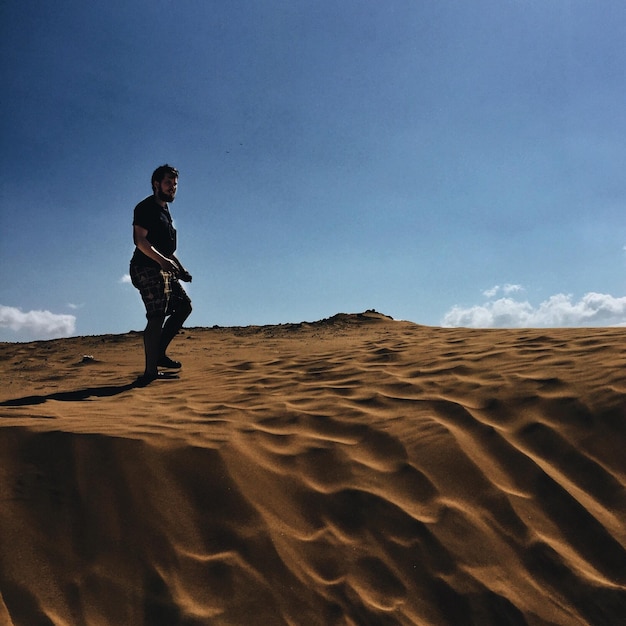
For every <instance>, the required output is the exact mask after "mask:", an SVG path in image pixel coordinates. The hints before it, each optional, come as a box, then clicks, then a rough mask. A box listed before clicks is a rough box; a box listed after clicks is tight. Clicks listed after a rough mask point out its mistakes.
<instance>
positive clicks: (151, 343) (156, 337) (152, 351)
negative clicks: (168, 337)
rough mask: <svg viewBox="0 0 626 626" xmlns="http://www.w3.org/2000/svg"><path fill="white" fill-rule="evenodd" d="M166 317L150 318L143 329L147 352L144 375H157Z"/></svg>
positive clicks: (144, 344)
mask: <svg viewBox="0 0 626 626" xmlns="http://www.w3.org/2000/svg"><path fill="white" fill-rule="evenodd" d="M164 319H165V318H164V317H161V316H160V317H153V318H150V319H149V320H148V323H147V324H146V329H145V330H144V331H143V346H144V350H145V352H146V371H145V372H144V376H146V377H155V376H156V374H157V363H158V361H159V356H160V347H159V346H160V342H161V335H162V332H163V320H164Z"/></svg>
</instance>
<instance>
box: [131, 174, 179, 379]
mask: <svg viewBox="0 0 626 626" xmlns="http://www.w3.org/2000/svg"><path fill="white" fill-rule="evenodd" d="M151 182H152V195H151V196H148V197H147V198H145V199H144V200H142V201H141V202H140V203H139V204H138V205H137V206H136V207H135V212H134V217H133V241H134V243H135V246H136V247H135V252H134V254H133V258H132V259H131V262H130V277H131V280H132V283H133V285H134V286H135V287H136V288H137V289H138V290H139V293H140V294H141V298H142V300H143V303H144V304H145V306H146V318H147V320H148V323H147V325H146V329H145V331H144V334H143V343H144V350H145V357H146V365H145V370H144V373H143V375H142V376H140V377H139V378H138V379H137V384H139V385H147V384H149V383H151V382H152V381H153V380H156V379H158V378H160V377H163V378H165V377H166V374H165V373H163V372H159V370H158V368H159V367H163V368H169V369H178V368H180V367H181V363H180V362H178V361H174V360H172V359H170V358H169V357H168V356H167V355H166V350H167V347H168V346H169V344H170V342H171V341H172V339H173V338H174V337H175V336H176V334H177V333H178V331H179V330H180V329H181V327H182V325H183V323H184V322H185V320H186V319H187V318H188V317H189V314H190V313H191V300H190V299H189V296H188V295H187V294H186V293H185V290H184V289H183V288H182V286H181V284H180V282H179V280H182V281H185V282H191V275H190V274H189V272H187V270H186V269H185V268H184V267H183V266H182V264H181V263H180V261H179V260H178V259H177V258H176V256H175V254H174V252H175V251H176V229H175V228H174V226H173V224H172V217H171V215H170V211H169V206H168V203H170V202H173V201H174V198H175V197H176V190H177V187H178V170H177V169H176V168H174V167H172V166H171V165H167V164H166V165H161V166H160V167H157V169H156V170H154V173H153V174H152V181H151ZM166 318H167V321H166Z"/></svg>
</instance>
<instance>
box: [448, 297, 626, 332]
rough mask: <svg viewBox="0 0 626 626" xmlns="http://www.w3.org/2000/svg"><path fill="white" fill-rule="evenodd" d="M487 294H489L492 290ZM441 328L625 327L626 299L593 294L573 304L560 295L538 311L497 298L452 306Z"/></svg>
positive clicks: (518, 303)
mask: <svg viewBox="0 0 626 626" xmlns="http://www.w3.org/2000/svg"><path fill="white" fill-rule="evenodd" d="M489 292H490V293H491V290H489ZM485 293H486V292H485ZM495 293H497V291H496V292H495ZM486 295H487V293H486ZM494 295H495V294H494ZM442 326H448V327H451V326H452V327H456V326H463V327H468V328H550V327H551V328H557V327H568V326H569V327H572V326H626V297H622V298H616V297H615V296H611V295H609V294H603V293H593V292H592V293H588V294H585V295H584V296H583V297H582V298H581V299H580V300H578V301H577V302H576V301H573V300H572V296H571V295H565V294H562V293H560V294H557V295H554V296H551V297H550V298H548V299H547V300H545V301H544V302H542V303H541V304H540V305H539V306H538V307H534V306H533V305H532V304H530V303H529V302H527V301H523V302H522V301H519V300H514V299H512V298H499V299H498V300H491V301H488V302H486V303H484V304H482V305H476V306H472V307H468V308H463V307H459V306H455V307H453V308H452V309H450V311H448V312H447V313H446V314H445V315H444V317H443V320H442Z"/></svg>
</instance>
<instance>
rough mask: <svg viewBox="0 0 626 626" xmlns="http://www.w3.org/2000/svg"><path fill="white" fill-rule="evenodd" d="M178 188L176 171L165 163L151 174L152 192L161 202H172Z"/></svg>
mask: <svg viewBox="0 0 626 626" xmlns="http://www.w3.org/2000/svg"><path fill="white" fill-rule="evenodd" d="M177 186H178V170H177V169H176V168H175V167H172V166H171V165H168V164H167V163H166V164H165V165H160V166H159V167H157V168H156V169H155V170H154V172H153V173H152V191H153V192H154V194H155V195H156V196H157V198H158V199H159V200H160V201H161V202H174V197H175V196H176V188H177Z"/></svg>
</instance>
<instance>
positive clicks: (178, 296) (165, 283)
mask: <svg viewBox="0 0 626 626" xmlns="http://www.w3.org/2000/svg"><path fill="white" fill-rule="evenodd" d="M130 278H131V281H132V283H133V285H134V286H135V287H136V288H137V289H139V293H140V294H141V299H142V300H143V303H144V304H145V306H146V317H147V318H148V319H151V318H153V317H165V316H166V315H171V314H172V313H174V311H176V309H177V308H178V307H179V306H180V305H181V304H185V305H186V306H191V300H190V299H189V296H188V295H187V294H186V293H185V290H184V289H183V288H182V287H181V284H180V283H179V282H178V279H177V278H176V277H175V276H174V275H173V274H172V273H171V272H164V271H163V270H159V269H156V268H155V267H142V266H140V265H133V264H131V266H130Z"/></svg>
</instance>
